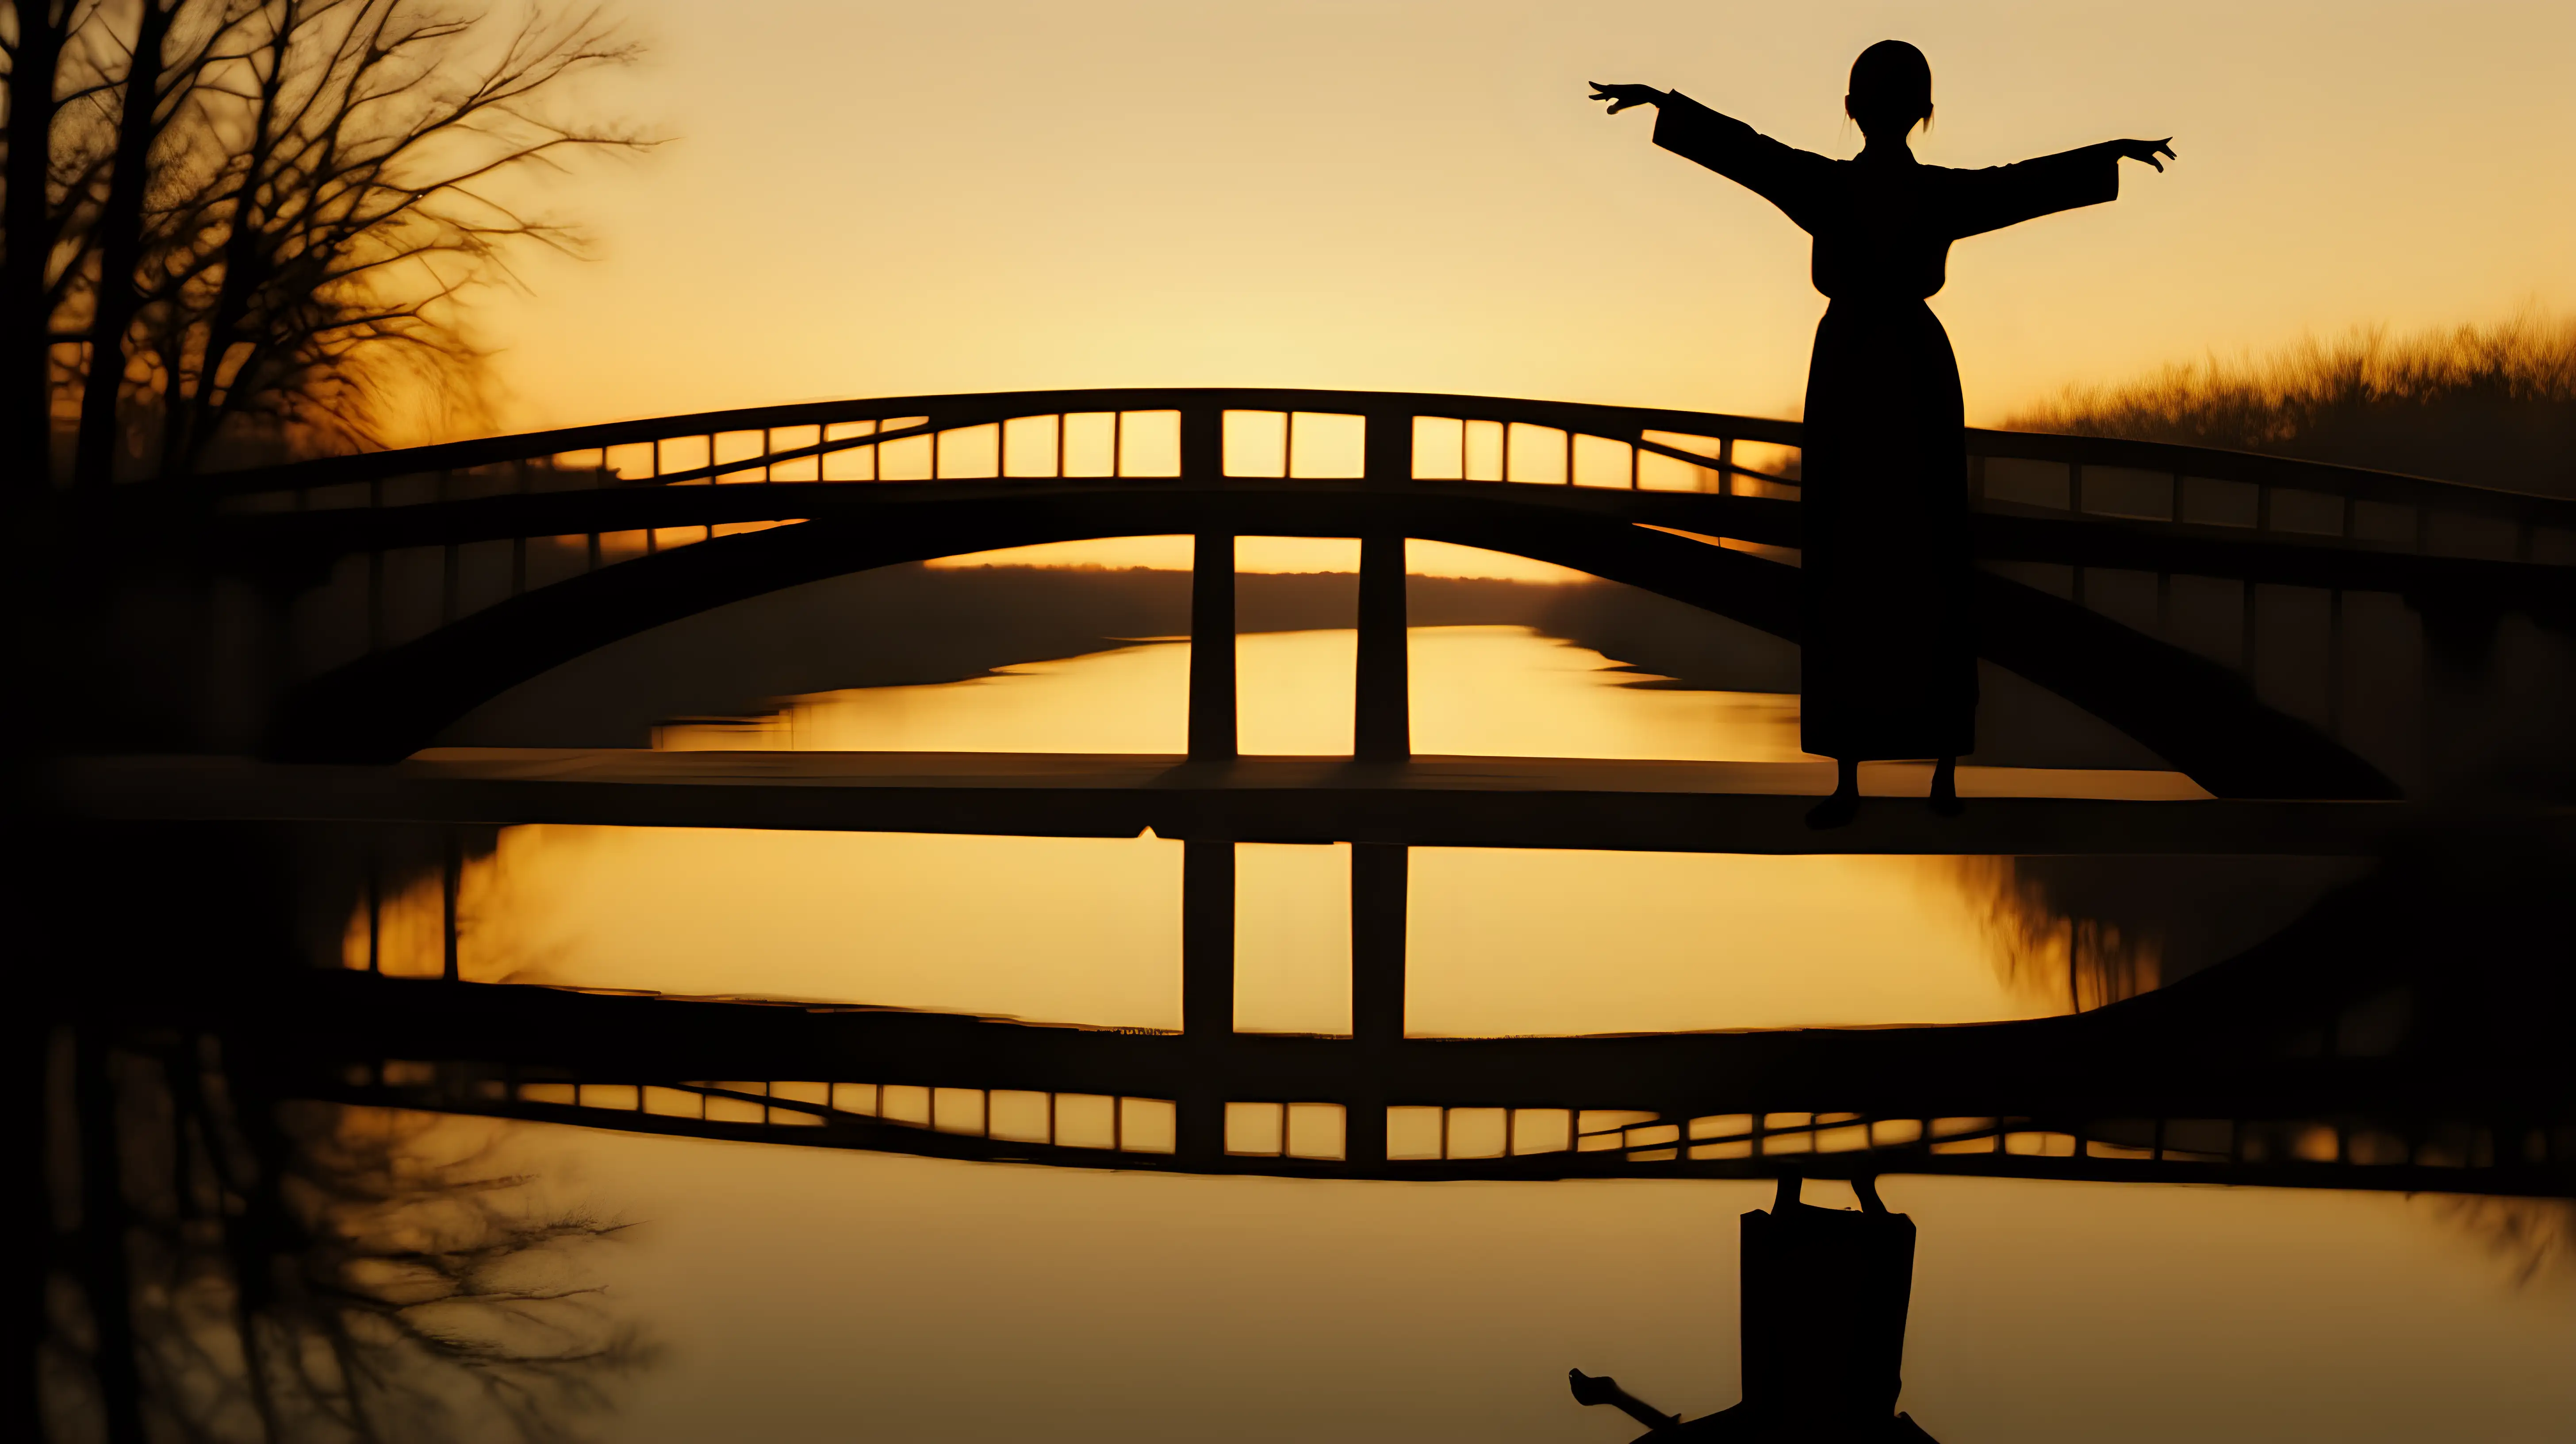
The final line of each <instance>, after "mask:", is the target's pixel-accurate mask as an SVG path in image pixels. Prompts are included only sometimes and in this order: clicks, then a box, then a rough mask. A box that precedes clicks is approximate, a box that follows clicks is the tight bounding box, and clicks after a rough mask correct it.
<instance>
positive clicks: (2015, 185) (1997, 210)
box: [1948, 136, 2174, 237]
mask: <svg viewBox="0 0 2576 1444" xmlns="http://www.w3.org/2000/svg"><path fill="white" fill-rule="evenodd" d="M2173 153H2174V152H2173V139H2172V138H2171V137H2170V136H2168V137H2167V138H2165V139H2163V140H2105V141H2098V142H2096V143H2094V144H2092V145H2084V146H2077V147H2076V148H2075V149H2073V150H2069V151H2060V152H2059V153H2057V154H2056V155H2044V156H2041V157H2039V158H2038V159H2036V160H2026V161H2020V162H2017V163H2015V164H2013V165H2000V166H1995V167H1993V168H1991V169H1987V170H1962V171H1951V172H1948V174H1949V175H1950V176H1952V177H1954V179H1953V181H1952V185H1953V186H1954V187H1955V190H1954V192H1953V194H1952V199H1951V206H1952V209H1951V212H1950V225H1949V231H1950V234H1951V235H1952V236H1953V237H1962V236H1974V235H1982V234H1984V233H1985V232H1987V231H1995V230H2001V229H2003V228H2004V227H2006V226H2015V225H2019V224H2021V223H2022V222H2023V221H2027V220H2032V219H2035V218H2037V217H2039V216H2045V215H2050V214H2053V213H2055V212H2057V211H2068V210H2074V209H2075V208H2077V207H2078V206H2092V205H2100V204H2101V203H2103V202H2104V201H2110V200H2117V199H2119V196H2120V162H2121V161H2122V160H2123V159H2128V160H2142V161H2145V162H2146V163H2147V164H2149V165H2151V166H2154V167H2155V168H2156V169H2157V170H2160V171H2161V170H2163V169H2164V168H2165V163H2164V160H2159V159H2157V157H2159V156H2162V157H2165V158H2166V159H2168V160H2169V159H2171V158H2172V157H2173Z"/></svg>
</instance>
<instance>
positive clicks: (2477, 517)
mask: <svg viewBox="0 0 2576 1444" xmlns="http://www.w3.org/2000/svg"><path fill="white" fill-rule="evenodd" d="M1802 440H1803V428H1802V427H1801V426H1800V425H1799V424H1798V423H1796V422H1792V421H1780V420H1774V419H1769V418H1763V417H1749V416H1731V415H1725V414H1721V413H1714V412H1693V411H1673V410H1666V409H1659V408H1649V407H1626V406H1601V405H1592V404H1586V403H1576V402H1554V401H1534V400H1524V399H1514V398H1505V397H1484V396H1459V395H1440V394H1429V393H1408V392H1364V391H1310V390H1290V389H1256V388H1113V389H1097V390H1081V391H1027V392H997V393H985V394H975V395H955V396H924V397H897V398H888V399H879V400H857V401H838V402H817V403H803V404H798V405H792V406H771V407H757V408H749V409H743V410H734V411H721V412H707V413H701V414H697V415H690V416H678V417H665V418H656V419H650V420H642V421H632V422H617V423H610V424H606V425H600V426H585V427H572V428H567V429H563V430H557V431H547V432H535V433H529V434H525V435H519V436H503V437H492V438H486V439H481V440H475V441H465V442H454V443H448V444H444V445H439V446H429V447H417V448H411V449H408V450H403V451H389V452H377V453H367V454H361V455H356V456H347V457H333V458H327V459H322V460H316V461H307V462H299V463H294V464H291V465H287V466H279V467H268V468H262V469H258V470H251V471H241V472H228V473H217V474H215V475H213V476H210V477H208V478H206V479H205V482H204V484H205V485H206V486H208V487H210V488H212V489H213V490H215V491H216V492H218V493H220V494H221V495H222V496H223V497H224V498H225V499H226V504H227V505H228V507H230V508H231V509H235V510H246V511H279V510H316V509H335V508H344V507H365V506H408V505H424V504H436V503H439V502H446V501H461V500H471V499H478V498H483V497H491V496H500V495H509V494H513V493H523V492H545V491H562V490H582V489H593V488H610V487H628V486H679V485H734V484H744V483H751V484H769V483H780V482H818V481H819V482H889V481H905V482H934V481H947V480H986V479H1004V480H1007V479H1019V480H1032V481H1037V480H1075V479H1085V478H1138V479H1142V478H1154V477H1173V478H1185V479H1189V480H1198V481H1205V480H1215V479H1219V478H1266V477H1301V478H1313V479H1332V478H1361V477H1367V478H1369V479H1372V480H1382V481H1400V480H1421V481H1497V482H1518V483H1525V484H1541V485H1566V486H1579V487H1601V488H1612V489H1627V490H1642V491H1684V492H1702V493H1715V494H1727V495H1737V496H1750V497H1771V498H1780V499H1787V498H1793V497H1795V496H1796V495H1797V486H1798V448H1799V446H1800V443H1801V441H1802ZM1968 452H1969V461H1970V466H1969V488H1970V492H1971V497H1972V501H1973V502H1974V504H1975V505H1977V506H1978V507H1979V508H1981V509H1983V510H1987V511H1993V512H1999V513H2003V514H2007V515H2023V516H2035V517H2051V518H2061V519H2075V520H2087V521H2101V522H2106V523H2128V524H2136V523H2149V524H2162V525H2165V526H2169V527H2174V528H2178V529H2182V530H2186V531H2192V532H2205V533H2207V534H2210V535H2213V536H2237V537H2245V536H2260V537H2262V538H2264V539H2266V540H2271V541H2278V542H2288V543H2294V544H2295V543H2308V544H2322V545H2330V546H2332V545H2340V546H2358V547H2366V548H2370V549H2374V550H2393V551H2401V552H2419V553H2423V554H2427V555H2437V556H2454V557H2469V558H2482V559H2487V560H2497V561H2525V562H2539V563H2544V564H2555V565H2576V500H2566V499H2560V498H2554V497H2543V496H2533V495H2528V494H2524V493H2519V492H2507V491H2498V490H2494V489H2491V488H2485V487H2476V486H2468V485H2464V484H2460V483H2455V482H2444V481H2434V480H2428V479H2425V478H2420V477H2410V476H2400V475H2396V474H2393V473H2387V472H2377V471H2369V470H2364V469H2360V468H2354V467H2343V466H2333V465H2327V464H2324V463H2318V462H2308V461H2298V460H2293V459H2289V458H2283V457H2272V456H2260V455H2254V454H2251V453H2244V452H2230V451H2220V450H2214V449H2210V448H2203V447H2188V446H2174V445H2168V444H2164V443H2156V442H2140V441H2128V440H2122V439H2118V438H2110V437H2082V436H2058V435H2045V434H2038V433H2024V432H2005V431H1986V430H1971V431H1970V432H1969V433H1968Z"/></svg>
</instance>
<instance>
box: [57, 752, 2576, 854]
mask: <svg viewBox="0 0 2576 1444" xmlns="http://www.w3.org/2000/svg"><path fill="white" fill-rule="evenodd" d="M1928 772H1929V769H1928V768H1927V767H1922V766H1899V765H1887V766H1880V767H1873V768H1869V769H1865V770H1864V772H1863V781H1864V790H1865V791H1868V792H1872V793H1876V794H1878V795H1881V796H1887V797H1888V800H1887V801H1885V802H1882V803H1880V804H1878V805H1876V806H1871V807H1865V808H1863V809H1862V814H1861V818H1860V820H1859V821H1858V822H1857V823H1855V824H1853V825H1852V826H1850V827H1847V828H1843V829H1840V830H1837V831H1833V832H1814V831H1810V830H1809V829H1807V828H1806V827H1805V826H1804V825H1803V822H1802V815H1803V814H1804V812H1805V810H1806V809H1807V807H1808V806H1810V805H1811V804H1812V802H1813V801H1814V798H1815V796H1816V795H1818V794H1820V793H1822V792H1823V791H1825V790H1826V789H1827V788H1829V787H1830V786H1831V781H1832V778H1831V764H1829V763H1822V762H1817V763H1744V762H1659V761H1621V760H1605V759H1588V758H1530V757H1418V758H1415V759H1414V760H1413V761H1411V762H1409V763H1402V764H1375V763H1356V762H1352V761H1349V760H1347V759H1340V758H1319V757H1248V758H1243V759H1240V760H1238V761H1235V762H1233V763H1230V764H1224V765H1202V764H1190V763H1186V762H1184V761H1183V760H1182V759H1180V758H1178V757H1174V756H1160V755H1109V754H1070V753H959V752H930V753H921V752H915V753H896V752H843V753H828V752H652V751H642V750H617V749H601V750H517V749H508V750H504V749H488V750H487V749H461V748H459V749H441V750H437V751H433V752H427V753H423V754H421V755H419V756H417V757H415V758H413V759H412V760H410V761H407V762H404V763H401V764H398V765H394V766H389V767H369V766H340V765H309V764H307V765H289V764H273V763H261V762H254V761H250V760H248V759H242V758H231V757H127V758H86V759H75V760H72V761H68V762H65V763H63V764H61V765H60V766H59V768H58V770H57V772H56V774H55V792H56V796H57V798H58V800H59V801H60V802H61V803H62V805H64V806H65V807H66V808H67V809H68V810H70V811H72V812H74V813H77V814H82V815H88V816H93V817H101V818H116V819H166V820H218V819H230V820H244V821H255V820H275V821H286V820H314V821H319V820H332V821H417V822H462V823H536V822H552V823H590V824H602V825H613V826H634V827H729V828H783V829H797V830H814V831H884V832H935V833H980V834H1011V835H1031V836H1088V837H1132V836H1135V835H1137V834H1139V833H1141V832H1144V831H1146V830H1149V829H1150V830H1151V831H1153V832H1154V833H1155V834H1156V835H1158V836H1162V837H1184V838H1231V839H1235V840H1240V841H1277V842H1322V841H1357V842H1383V843H1401V844H1410V845H1415V846H1439V845H1454V846H1487V847H1566V848H1601V849H1622V850H1640V851H1682V852H1744V853H1821V852H1842V853H1932V854H1951V853H1976V854H2014V855H2037V854H2050V853H2105V852H2108V853H2142V854H2180V853H2203V854H2234V855H2255V854H2302V855H2359V854H2366V853H2372V852H2376V851H2378V850H2379V849H2380V847H2381V846H2382V845H2383V844H2384V843H2385V842H2386V841H2387V840H2388V839H2389V838H2390V837H2392V836H2393V835H2395V834H2397V833H2400V832H2405V831H2411V830H2414V829H2415V828H2417V827H2420V826H2423V825H2426V824H2430V823H2434V822H2437V821H2440V820H2443V819H2437V818H2435V817H2433V816H2431V815H2430V814H2429V813H2428V810H2427V809H2426V808H2424V807H2422V806H2420V805H2410V804H2406V803H2389V802H2276V801H2245V800H2216V799H2212V798H2210V797H2208V796H2207V794H2205V793H2203V792H2201V791H2200V789H2198V788H2197V787H2195V786H2193V785H2192V784H2191V782H2190V781H2189V780H2188V779H2185V778H2183V777H2181V776H2180V775H2179V774H2175V773H2162V772H2078V771H2058V770H2043V769H2013V768H1976V767H1963V768H1961V769H1960V791H1961V792H1962V793H1963V794H1965V795H1967V796H1968V797H1969V798H1970V799H1971V805H1970V808H1969V810H1968V813H1967V815H1966V816H1965V817H1962V818H1957V819H1948V820H1944V819H1940V818H1936V817H1933V816H1932V815H1931V814H1930V813H1929V812H1928V811H1927V810H1926V809H1925V808H1924V807H1923V806H1922V805H1921V804H1920V803H1919V802H1917V801H1913V800H1911V799H1912V798H1919V797H1920V796H1921V794H1922V790H1923V787H1924V785H1925V782H1926V780H1927V776H1928ZM1891 794H1892V795H1891ZM2525 820H2526V821H2529V822H2533V823H2536V824H2537V825H2538V826H2540V827H2541V828H2543V829H2544V830H2547V831H2549V832H2551V833H2552V834H2553V835H2556V834H2562V833H2566V832H2568V831H2569V830H2570V825H2571V823H2576V812H2570V811H2569V810H2567V809H2553V810H2548V811H2544V812H2541V813H2538V814H2535V815H2534V816H2532V817H2531V818H2528V819H2525Z"/></svg>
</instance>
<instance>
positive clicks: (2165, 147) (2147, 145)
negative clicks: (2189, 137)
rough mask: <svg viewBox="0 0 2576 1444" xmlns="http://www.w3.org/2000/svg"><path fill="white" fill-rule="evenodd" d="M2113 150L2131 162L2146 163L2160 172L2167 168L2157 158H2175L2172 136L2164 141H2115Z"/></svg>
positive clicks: (2112, 144) (2163, 162) (2112, 146)
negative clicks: (2139, 161)
mask: <svg viewBox="0 0 2576 1444" xmlns="http://www.w3.org/2000/svg"><path fill="white" fill-rule="evenodd" d="M2111 149H2113V150H2114V151H2117V152H2119V153H2120V154H2121V155H2124V156H2127V157H2128V158H2129V159H2131V160H2142V161H2145V162H2146V163H2147V164H2149V165H2151V166H2154V167H2155V168H2156V169H2158V170H2163V169H2164V168H2165V161H2163V160H2158V159H2156V157H2157V156H2159V155H2161V156H2163V157H2164V158H2165V160H2172V159H2173V158H2174V153H2173V137H2172V136H2166V137H2165V138H2164V139H2162V140H2115V141H2113V142H2111Z"/></svg>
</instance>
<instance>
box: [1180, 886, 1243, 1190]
mask: <svg viewBox="0 0 2576 1444" xmlns="http://www.w3.org/2000/svg"><path fill="white" fill-rule="evenodd" d="M1181 849H1182V850H1181V1037H1182V1040H1183V1041H1184V1042H1185V1043H1186V1044H1187V1045H1188V1046H1189V1048H1190V1050H1191V1051H1192V1052H1193V1053H1195V1054H1197V1055H1198V1064H1197V1066H1196V1067H1194V1068H1193V1069H1192V1070H1191V1082H1190V1083H1189V1085H1188V1086H1187V1087H1186V1088H1185V1089H1184V1090H1183V1096H1182V1097H1180V1098H1178V1099H1175V1100H1174V1106H1175V1107H1176V1108H1177V1109H1178V1111H1179V1118H1178V1120H1177V1124H1176V1127H1177V1136H1176V1137H1175V1138H1174V1140H1173V1143H1174V1146H1175V1148H1176V1149H1177V1150H1178V1152H1179V1156H1180V1157H1181V1158H1183V1159H1195V1160H1206V1159H1215V1158H1221V1157H1223V1156H1224V1154H1225V1104H1226V1099H1225V1087H1224V1082H1223V1070H1222V1068H1221V1067H1219V1066H1218V1065H1219V1063H1220V1061H1221V1059H1222V1056H1223V1053H1224V1050H1225V1046H1226V1042H1227V1040H1228V1039H1230V1038H1232V1037H1233V1036H1234V844H1233V843H1232V842H1229V841H1222V840H1219V841H1209V842H1197V841H1193V842H1186V843H1183V844H1182V845H1181Z"/></svg>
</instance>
